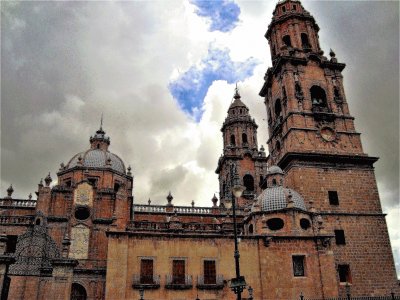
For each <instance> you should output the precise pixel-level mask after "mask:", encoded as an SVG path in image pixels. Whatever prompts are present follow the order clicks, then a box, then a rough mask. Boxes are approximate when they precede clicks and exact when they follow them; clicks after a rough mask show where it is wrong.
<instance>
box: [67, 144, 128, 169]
mask: <svg viewBox="0 0 400 300" xmlns="http://www.w3.org/2000/svg"><path fill="white" fill-rule="evenodd" d="M76 166H82V167H87V168H105V167H108V166H110V167H111V169H112V170H114V171H117V172H120V173H125V165H124V162H123V161H122V159H121V158H119V157H118V156H117V155H115V154H114V153H111V152H109V151H107V150H104V149H89V150H86V151H84V152H79V153H77V154H75V155H74V156H73V157H72V158H71V160H70V161H69V163H68V164H67V169H70V168H73V167H76Z"/></svg>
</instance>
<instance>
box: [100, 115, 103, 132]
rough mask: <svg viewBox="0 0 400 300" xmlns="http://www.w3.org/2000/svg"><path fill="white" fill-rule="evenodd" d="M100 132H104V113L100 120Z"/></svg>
mask: <svg viewBox="0 0 400 300" xmlns="http://www.w3.org/2000/svg"><path fill="white" fill-rule="evenodd" d="M100 130H103V113H101V118H100Z"/></svg>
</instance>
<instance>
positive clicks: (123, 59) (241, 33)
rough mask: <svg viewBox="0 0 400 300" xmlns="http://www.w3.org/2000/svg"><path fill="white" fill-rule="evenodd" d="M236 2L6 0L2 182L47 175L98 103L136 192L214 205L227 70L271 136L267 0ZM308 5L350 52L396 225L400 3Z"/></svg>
mask: <svg viewBox="0 0 400 300" xmlns="http://www.w3.org/2000/svg"><path fill="white" fill-rule="evenodd" d="M213 3H215V5H217V4H218V5H220V4H222V2H221V1H213ZM224 3H225V2H224ZM226 3H228V4H229V3H232V2H226ZM236 3H238V4H237V6H239V7H240V15H239V14H238V16H237V18H236V17H235V18H236V19H237V21H234V22H231V23H230V24H231V26H232V28H230V29H229V30H228V31H227V32H225V31H222V30H214V31H210V28H211V26H212V17H211V13H208V16H210V17H208V16H206V15H204V16H200V15H199V13H198V12H197V11H196V10H197V9H198V8H196V7H198V6H196V5H195V4H190V3H188V2H187V1H179V0H176V1H113V2H104V1H97V2H93V1H83V2H82V1H80V2H79V1H78V2H73V1H61V2H60V1H56V2H50V1H47V2H46V1H44V2H43V1H42V2H37V1H20V2H3V3H2V4H1V10H2V18H1V42H2V43H1V50H2V51H1V85H2V86H1V193H2V196H4V195H5V190H6V189H7V187H8V186H9V184H10V183H12V184H13V186H14V189H15V192H14V195H13V196H14V197H16V198H26V197H27V195H28V194H29V192H33V191H34V190H35V189H36V185H37V183H38V182H39V180H40V178H41V177H45V176H46V175H47V173H48V172H49V171H51V174H52V177H53V179H55V177H56V175H55V172H56V171H57V170H58V167H59V164H60V163H61V162H64V163H67V162H68V160H69V159H70V158H71V157H72V156H73V155H74V154H76V153H78V152H80V151H83V150H86V149H87V148H88V147H89V137H90V135H92V134H93V133H94V132H95V131H96V129H97V128H98V126H99V122H100V116H101V113H104V129H105V130H106V132H107V135H109V136H110V137H111V146H110V150H111V151H112V152H114V153H116V154H117V155H119V156H120V157H121V158H122V159H123V160H124V162H125V164H126V165H131V166H132V168H133V170H132V171H133V174H134V176H135V182H134V192H133V193H134V196H135V201H136V203H146V201H147V199H148V198H149V197H150V198H151V199H152V203H154V204H165V203H166V199H165V197H166V196H167V194H168V191H169V190H171V192H172V194H173V196H174V200H173V202H174V204H175V205H190V202H191V201H192V200H194V201H195V202H196V205H201V206H210V205H211V204H212V203H211V197H212V196H213V194H214V192H217V191H218V178H217V176H216V174H215V173H214V171H215V168H216V165H217V161H218V157H219V156H220V155H221V153H222V134H221V132H220V128H221V125H222V123H223V121H224V119H225V117H226V112H227V109H228V107H229V104H230V101H231V100H232V96H233V91H234V83H235V82H236V81H239V89H240V93H241V95H242V100H243V101H244V103H245V104H246V105H247V106H248V107H249V109H250V113H251V115H252V116H253V117H254V118H255V119H256V122H257V124H258V125H259V128H258V142H259V146H260V145H261V144H264V146H265V141H266V140H267V139H268V131H267V127H266V125H267V123H266V121H265V120H264V119H265V118H266V111H265V106H264V104H263V99H262V98H261V97H259V96H258V92H259V90H260V88H261V86H262V84H263V77H264V73H265V71H266V69H267V67H268V66H270V65H271V60H270V57H269V48H268V43H267V41H266V40H265V38H264V33H265V31H266V30H267V26H268V23H269V21H270V18H271V17H272V11H273V8H274V6H275V3H274V1H241V0H238V1H236ZM204 5H205V4H204ZM233 5H236V4H233ZM303 5H304V6H305V8H306V9H308V10H309V11H310V13H311V14H313V15H314V17H315V18H316V21H317V22H318V24H319V26H320V28H321V30H320V32H319V36H320V41H321V46H322V48H323V49H324V50H326V51H327V50H329V48H330V47H332V48H333V49H334V50H335V52H336V54H337V58H338V59H339V61H340V62H344V63H347V67H346V69H345V71H344V74H343V75H344V83H345V91H346V97H347V101H348V103H349V106H350V111H351V113H352V115H353V116H355V123H356V124H355V125H356V129H357V130H358V131H359V132H361V133H362V142H363V146H364V150H365V152H366V153H369V154H370V155H372V156H374V155H376V156H380V160H379V161H378V162H377V163H376V165H375V171H376V177H377V181H378V186H379V192H380V196H381V200H382V206H383V209H384V211H385V212H389V215H388V225H389V231H390V232H393V228H394V229H396V228H400V224H399V220H400V218H398V217H391V216H392V209H394V207H396V205H398V201H399V192H398V186H399V175H398V165H399V158H398V153H399V150H398V149H399V148H398V145H399V137H398V128H399V117H398V111H399V102H398V99H399V94H398V66H399V59H398V53H399V48H398V47H399V32H398V30H399V23H398V11H399V10H398V5H399V4H398V3H397V2H390V1H386V2H368V1H367V2H365V1H361V2H357V1H342V2H340V5H339V4H338V2H335V1H332V2H330V1H305V0H304V1H303ZM366 15H368V18H365V16H366ZM217 16H218V15H217ZM235 18H234V17H232V18H231V20H236V19H235ZM207 19H208V20H209V23H208V24H207V23H206V22H205V20H207ZM227 19H229V18H227ZM232 24H234V25H232ZM349 24H350V25H351V30H349V29H348V28H349V26H350V25H349ZM209 26H210V27H209ZM215 26H216V25H215ZM215 28H229V26H227V27H224V26H220V27H218V26H217V27H215ZM211 30H212V29H211ZM210 45H212V47H211V48H210ZM382 45H383V46H382ZM227 49H229V50H227ZM259 62H263V63H262V64H259ZM178 70H183V71H181V72H179V71H178ZM194 82H197V83H198V84H197V85H194V84H193V83H194ZM189 85H191V87H190V86H189ZM173 88H175V89H176V90H175V94H174V93H173V92H172V90H173ZM185 93H186V94H185ZM182 95H185V96H187V97H186V98H184V97H183V96H182ZM174 98H175V99H174ZM183 108H185V109H183ZM194 116H195V117H196V118H194ZM170 177H172V178H170ZM172 179H173V180H172ZM217 195H218V194H217ZM391 238H392V244H393V249H394V253H395V257H396V259H397V264H398V263H399V261H400V258H399V255H398V253H399V250H398V249H400V246H399V245H398V242H397V237H396V234H395V235H393V234H392V233H391ZM396 253H397V254H396Z"/></svg>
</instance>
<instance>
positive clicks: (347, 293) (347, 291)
mask: <svg viewBox="0 0 400 300" xmlns="http://www.w3.org/2000/svg"><path fill="white" fill-rule="evenodd" d="M345 287H346V296H347V300H350V297H351V293H350V284H349V283H348V282H346V286H345Z"/></svg>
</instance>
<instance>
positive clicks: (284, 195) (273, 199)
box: [257, 186, 307, 211]
mask: <svg viewBox="0 0 400 300" xmlns="http://www.w3.org/2000/svg"><path fill="white" fill-rule="evenodd" d="M289 194H291V195H292V200H293V207H295V208H299V209H301V210H307V209H306V206H305V204H304V200H303V197H301V196H300V194H299V193H297V192H296V191H294V190H292V189H288V188H284V187H282V186H274V187H270V188H267V189H265V190H264V191H263V192H262V193H261V194H260V195H259V196H258V197H257V202H258V204H259V205H260V207H261V210H262V211H274V210H280V209H284V208H286V207H287V205H288V200H287V199H288V196H289Z"/></svg>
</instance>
